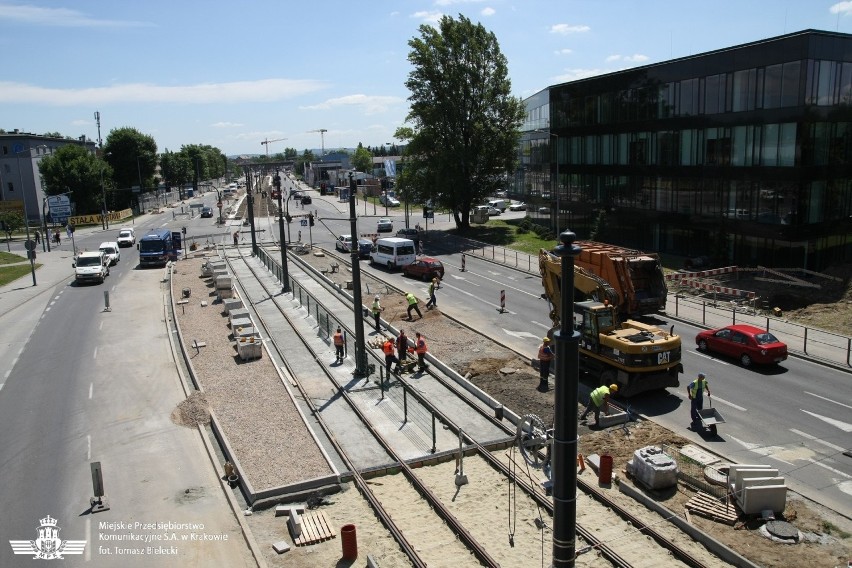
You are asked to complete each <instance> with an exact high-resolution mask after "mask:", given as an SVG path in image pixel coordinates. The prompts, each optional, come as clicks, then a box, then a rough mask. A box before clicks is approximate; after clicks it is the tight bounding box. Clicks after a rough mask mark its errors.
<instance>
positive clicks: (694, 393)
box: [686, 373, 710, 429]
mask: <svg viewBox="0 0 852 568" xmlns="http://www.w3.org/2000/svg"><path fill="white" fill-rule="evenodd" d="M704 391H707V396H708V397H709V396H710V385H708V384H707V375H705V374H704V373H698V378H697V379H695V380H694V381H692V382H691V383H689V385H688V386H687V387H686V394H687V395H689V415H690V417H691V418H692V426H693V429H695V428H696V427H697V426H698V424H700V423H701V414H699V413H698V411H699V410H701V409H703V408H704Z"/></svg>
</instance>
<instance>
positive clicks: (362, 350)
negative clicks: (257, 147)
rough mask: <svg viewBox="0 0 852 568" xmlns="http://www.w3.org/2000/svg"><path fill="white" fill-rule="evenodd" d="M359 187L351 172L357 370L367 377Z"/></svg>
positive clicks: (360, 374)
mask: <svg viewBox="0 0 852 568" xmlns="http://www.w3.org/2000/svg"><path fill="white" fill-rule="evenodd" d="M357 189H358V187H357V186H356V185H355V178H354V176H353V174H352V172H349V225H350V231H351V232H352V241H353V243H352V244H353V246H352V247H351V248H352V251H351V255H352V295H353V296H354V302H353V304H354V305H353V308H354V310H355V372H354V375H355V376H356V377H366V376H367V375H368V373H369V371H368V370H367V349H366V346H365V339H364V309H363V307H362V304H363V301H362V299H361V266H360V264H359V263H360V261H359V258H358V253H359V252H360V251H359V247H358V218H357V216H356V214H355V192H356V191H357Z"/></svg>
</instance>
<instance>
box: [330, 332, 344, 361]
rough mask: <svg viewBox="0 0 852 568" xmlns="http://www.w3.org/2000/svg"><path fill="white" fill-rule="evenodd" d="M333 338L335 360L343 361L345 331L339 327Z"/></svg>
mask: <svg viewBox="0 0 852 568" xmlns="http://www.w3.org/2000/svg"><path fill="white" fill-rule="evenodd" d="M332 340H333V341H334V351H335V358H334V362H335V363H340V362H341V361H343V357H344V355H343V343H344V340H343V332H342V331H340V328H339V327H338V328H337V331H336V332H334V336H333V337H332Z"/></svg>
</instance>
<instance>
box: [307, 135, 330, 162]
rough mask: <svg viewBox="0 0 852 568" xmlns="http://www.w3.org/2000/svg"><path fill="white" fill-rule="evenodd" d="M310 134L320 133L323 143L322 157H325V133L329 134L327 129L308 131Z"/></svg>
mask: <svg viewBox="0 0 852 568" xmlns="http://www.w3.org/2000/svg"><path fill="white" fill-rule="evenodd" d="M308 132H319V133H320V142H321V143H322V154H320V155H321V156H325V133H326V132H328V130H327V129H325V128H318V129H316V130H308Z"/></svg>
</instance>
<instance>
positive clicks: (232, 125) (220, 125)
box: [210, 122, 244, 128]
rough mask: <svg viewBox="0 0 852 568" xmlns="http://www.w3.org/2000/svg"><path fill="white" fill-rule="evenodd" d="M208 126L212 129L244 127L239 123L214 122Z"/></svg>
mask: <svg viewBox="0 0 852 568" xmlns="http://www.w3.org/2000/svg"><path fill="white" fill-rule="evenodd" d="M210 126H211V127H213V128H239V127H240V126H244V125H243V124H242V123H241V122H214V123H213V124H211V125H210Z"/></svg>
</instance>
